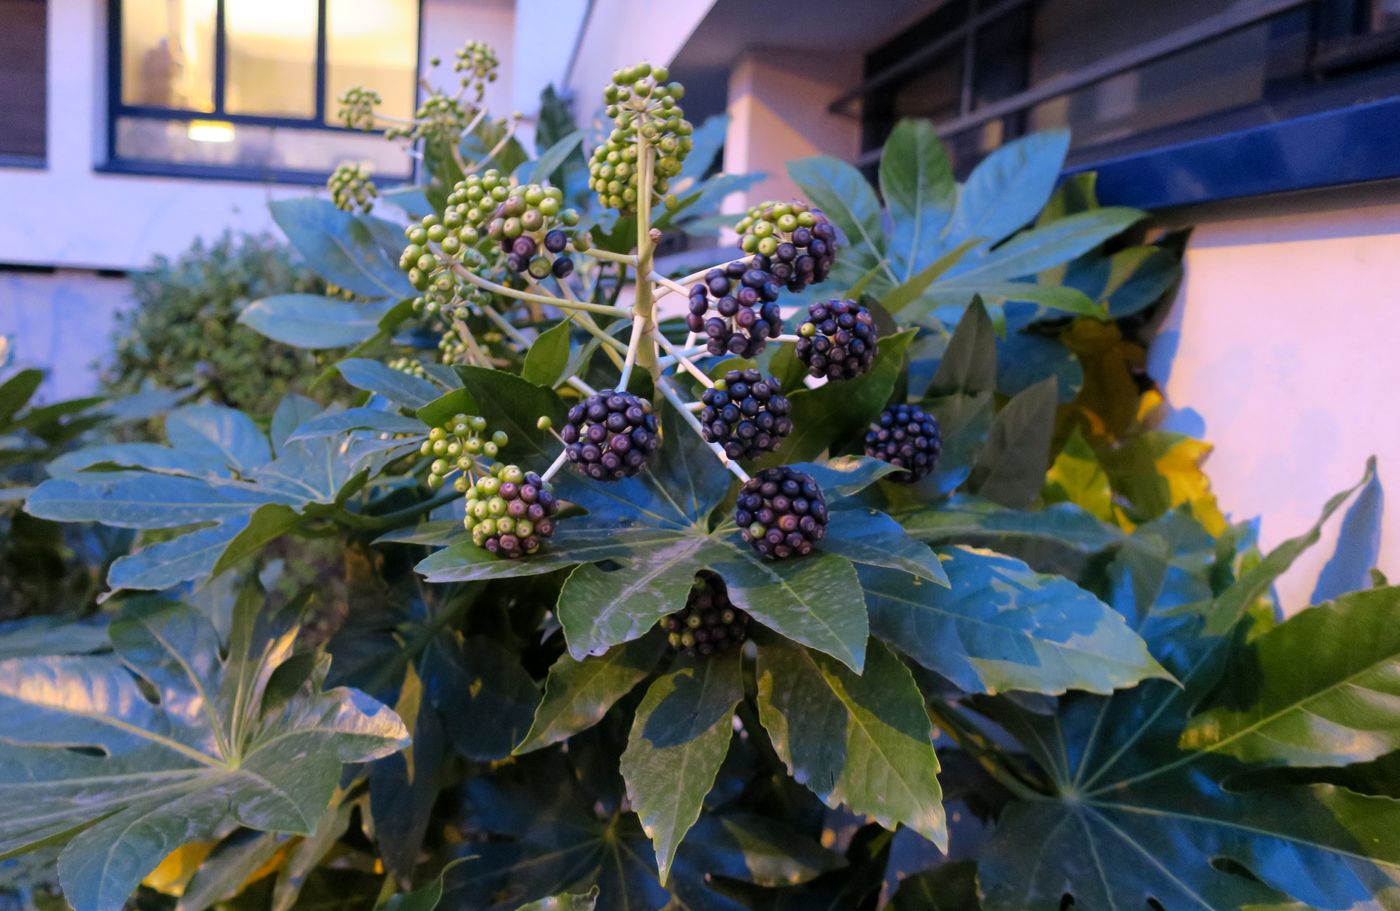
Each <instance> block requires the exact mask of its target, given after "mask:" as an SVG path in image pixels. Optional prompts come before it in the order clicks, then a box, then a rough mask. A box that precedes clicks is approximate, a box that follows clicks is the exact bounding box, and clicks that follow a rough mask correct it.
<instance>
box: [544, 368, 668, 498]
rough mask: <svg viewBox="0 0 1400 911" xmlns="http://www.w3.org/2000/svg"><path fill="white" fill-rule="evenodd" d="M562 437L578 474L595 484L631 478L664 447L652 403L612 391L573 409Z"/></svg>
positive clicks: (586, 400)
mask: <svg viewBox="0 0 1400 911" xmlns="http://www.w3.org/2000/svg"><path fill="white" fill-rule="evenodd" d="M559 435H560V437H561V438H563V440H564V443H565V445H566V446H567V447H568V448H567V450H566V452H567V457H568V459H569V461H570V462H572V463H573V466H574V470H575V471H577V472H578V473H579V474H581V475H583V476H584V477H588V478H593V479H594V480H595V481H618V480H621V479H622V478H627V477H631V476H632V475H634V474H636V473H637V472H639V471H641V470H642V466H643V465H645V464H646V460H647V457H648V456H650V455H651V454H652V453H653V452H655V451H656V449H657V447H658V446H660V445H661V438H660V437H659V436H657V427H656V415H655V414H654V413H653V411H652V407H651V402H648V401H647V400H646V399H643V398H639V397H637V396H635V395H633V394H632V393H630V392H616V391H614V390H612V389H604V390H603V391H601V392H597V393H594V394H593V395H590V396H589V397H588V398H586V399H584V400H583V401H582V402H580V403H578V404H577V405H575V406H574V407H572V408H570V409H569V414H568V423H567V424H565V425H564V429H563V430H562V431H560V434H559Z"/></svg>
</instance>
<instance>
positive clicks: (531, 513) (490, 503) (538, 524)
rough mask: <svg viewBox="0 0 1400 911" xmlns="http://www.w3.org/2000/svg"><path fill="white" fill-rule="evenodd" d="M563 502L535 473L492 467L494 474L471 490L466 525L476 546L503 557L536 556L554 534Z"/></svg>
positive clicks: (509, 467) (468, 496)
mask: <svg viewBox="0 0 1400 911" xmlns="http://www.w3.org/2000/svg"><path fill="white" fill-rule="evenodd" d="M558 511H559V501H558V500H556V499H555V498H554V494H552V493H550V491H549V488H548V486H547V485H546V484H545V483H544V481H542V480H541V479H540V476H539V475H537V474H535V473H534V472H533V471H528V472H527V471H524V470H523V469H521V468H520V466H518V465H500V464H496V465H492V466H491V473H490V474H489V475H488V476H486V477H484V478H481V479H479V480H478V481H477V482H476V483H475V484H472V485H471V486H470V487H469V488H467V517H466V518H465V519H464V520H463V523H462V524H463V525H465V526H466V529H467V531H469V532H471V535H472V542H473V543H475V544H476V546H477V547H484V548H485V549H486V550H488V551H490V552H491V553H493V554H499V555H500V556H502V557H509V558H512V559H514V558H518V557H523V556H525V555H527V554H533V553H536V552H537V551H538V550H539V549H540V546H541V545H542V543H543V542H544V540H545V539H546V538H548V537H549V536H550V535H552V534H554V518H553V516H554V514H555V513H556V512H558Z"/></svg>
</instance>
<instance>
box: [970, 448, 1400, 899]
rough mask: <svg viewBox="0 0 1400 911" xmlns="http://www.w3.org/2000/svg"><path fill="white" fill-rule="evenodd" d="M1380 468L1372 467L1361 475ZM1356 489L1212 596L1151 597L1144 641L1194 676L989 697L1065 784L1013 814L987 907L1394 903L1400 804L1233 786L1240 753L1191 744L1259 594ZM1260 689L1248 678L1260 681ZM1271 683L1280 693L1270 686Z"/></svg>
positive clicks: (1398, 889)
mask: <svg viewBox="0 0 1400 911" xmlns="http://www.w3.org/2000/svg"><path fill="white" fill-rule="evenodd" d="M1368 478H1369V471H1368V475H1367V478H1363V481H1362V483H1363V484H1364V483H1365V481H1366V480H1367V479H1368ZM1359 486H1361V485H1358V487H1359ZM1355 490H1356V488H1353V489H1352V490H1350V491H1346V492H1344V493H1343V494H1339V495H1338V496H1337V497H1334V498H1333V499H1332V500H1330V501H1329V502H1328V504H1327V506H1326V507H1325V509H1324V510H1323V515H1322V518H1321V519H1319V521H1318V523H1317V525H1316V526H1314V527H1313V528H1312V529H1310V530H1309V531H1307V532H1306V533H1305V534H1303V535H1301V536H1299V537H1298V538H1295V539H1292V540H1290V541H1287V542H1285V543H1284V544H1283V545H1281V546H1280V547H1278V548H1276V549H1275V550H1274V551H1272V552H1271V553H1270V554H1269V555H1267V556H1266V557H1264V558H1263V559H1262V560H1260V561H1259V562H1258V563H1257V565H1255V566H1253V568H1251V569H1249V570H1247V571H1246V572H1244V573H1242V574H1241V575H1240V577H1239V578H1238V579H1237V580H1236V581H1234V582H1233V583H1232V584H1230V585H1229V586H1228V587H1226V588H1225V589H1224V590H1223V591H1222V592H1221V593H1220V594H1219V595H1218V596H1217V597H1216V598H1214V599H1213V600H1212V601H1207V602H1204V603H1197V604H1187V605H1182V606H1157V605H1154V606H1153V607H1152V610H1151V611H1150V613H1149V614H1148V615H1147V617H1146V618H1145V620H1144V621H1143V623H1142V624H1141V630H1142V633H1143V637H1144V639H1145V640H1146V641H1147V643H1148V645H1149V648H1150V649H1151V650H1152V652H1153V656H1154V657H1155V658H1157V659H1158V660H1159V661H1160V662H1161V663H1162V664H1163V665H1164V666H1165V667H1166V668H1167V669H1168V670H1170V671H1172V672H1173V673H1174V674H1175V675H1176V676H1177V678H1178V679H1179V680H1180V681H1181V685H1179V686H1177V685H1172V684H1168V683H1164V682H1159V681H1154V680H1148V681H1144V682H1143V683H1142V684H1140V685H1139V686H1137V687H1135V688H1133V689H1129V690H1120V691H1118V692H1116V693H1114V694H1113V695H1112V696H1111V697H1108V698H1102V697H1097V698H1096V697H1083V698H1077V699H1076V698H1067V699H1062V700H1061V701H1060V703H1059V707H1058V711H1057V712H1056V714H1054V715H1053V716H1050V717H1044V718H1042V717H1038V716H1032V715H1029V714H1028V713H1025V712H1022V711H1020V710H1018V709H1014V708H1011V707H1009V706H1007V705H1006V704H1004V703H1003V704H1000V705H994V706H989V707H988V710H989V711H992V712H993V714H995V715H996V716H997V718H998V720H999V721H1002V722H1003V723H1004V724H1006V725H1007V727H1008V728H1009V729H1010V730H1012V731H1013V732H1015V733H1016V734H1017V736H1018V739H1021V741H1022V743H1023V745H1025V746H1026V748H1027V750H1028V751H1029V752H1030V753H1031V755H1033V756H1035V757H1037V760H1038V761H1039V762H1040V763H1041V764H1042V766H1043V767H1044V768H1045V770H1046V773H1047V775H1048V776H1049V777H1050V778H1051V779H1052V780H1053V781H1054V782H1055V789H1056V794H1055V795H1054V797H1052V798H1049V799H1045V800H1038V801H1033V802H1028V803H1023V804H1016V805H1013V806H1012V807H1011V808H1009V809H1008V810H1007V812H1005V813H1004V814H1003V816H1002V819H1001V821H1000V823H999V827H998V830H997V832H996V834H995V836H994V838H993V839H992V841H991V842H990V843H989V845H988V848H987V851H986V854H985V855H984V857H983V858H982V860H981V861H980V863H979V868H978V873H979V880H980V882H981V884H982V887H983V890H984V894H985V896H986V904H987V907H988V909H990V911H1011V909H1013V908H1014V909H1022V908H1026V907H1037V906H1041V905H1045V904H1047V903H1051V904H1053V903H1054V902H1058V901H1059V900H1060V899H1061V897H1062V896H1064V895H1066V894H1069V895H1071V896H1073V898H1074V899H1075V902H1076V904H1077V905H1084V906H1087V907H1140V906H1142V905H1143V904H1144V903H1146V901H1147V899H1148V898H1149V897H1151V898H1153V899H1155V900H1156V901H1157V902H1159V903H1160V905H1161V906H1162V907H1166V908H1172V909H1176V908H1202V909H1227V908H1228V909H1237V908H1240V907H1243V906H1245V905H1249V904H1252V903H1257V904H1270V903H1279V902H1281V901H1283V900H1284V899H1288V898H1291V899H1294V900H1297V901H1301V902H1304V903H1305V904H1306V905H1308V906H1309V907H1314V908H1327V909H1342V908H1352V907H1356V906H1358V905H1362V903H1365V902H1369V901H1373V900H1375V899H1379V900H1380V902H1379V905H1380V906H1381V907H1391V906H1394V905H1395V903H1396V901H1397V896H1400V836H1397V834H1396V833H1397V832H1400V828H1398V826H1400V801H1395V800H1392V799H1389V798H1382V797H1369V796H1363V795H1360V794H1357V793H1354V792H1351V791H1348V790H1346V789H1344V788H1339V787H1336V786H1332V785H1308V786H1273V787H1270V788H1268V789H1265V790H1239V791H1237V790H1231V789H1229V788H1227V787H1226V784H1227V783H1229V782H1231V781H1232V780H1235V779H1236V776H1237V775H1238V773H1239V772H1240V771H1242V770H1243V768H1244V767H1243V766H1241V765H1240V763H1239V762H1238V761H1236V760H1235V759H1233V758H1232V757H1229V756H1226V755H1224V753H1225V752H1228V750H1225V751H1219V750H1212V751H1189V750H1184V749H1182V748H1181V747H1180V746H1179V744H1180V742H1181V736H1182V732H1183V730H1184V729H1185V727H1186V724H1187V719H1188V716H1189V715H1190V713H1191V711H1192V710H1193V708H1194V707H1195V706H1196V705H1198V704H1199V703H1200V702H1201V700H1202V699H1203V698H1205V696H1206V695H1207V694H1209V693H1211V692H1212V691H1213V690H1214V689H1215V684H1216V681H1217V680H1218V679H1219V676H1220V673H1221V668H1222V665H1223V664H1224V658H1225V657H1226V656H1227V655H1228V654H1229V650H1230V647H1231V645H1232V644H1234V643H1236V642H1237V641H1238V640H1239V638H1240V637H1239V636H1238V627H1239V624H1240V623H1242V622H1244V620H1245V618H1246V616H1247V610H1248V608H1249V606H1250V605H1252V604H1253V603H1254V602H1255V601H1256V599H1257V598H1258V597H1259V596H1260V595H1261V594H1263V593H1264V592H1265V591H1266V590H1267V588H1268V586H1269V585H1270V584H1271V583H1272V582H1273V580H1274V579H1276V578H1277V577H1278V576H1279V575H1280V574H1281V573H1282V572H1283V571H1284V570H1285V569H1287V567H1288V566H1289V564H1290V563H1291V562H1292V561H1293V560H1294V559H1295V558H1296V557H1297V556H1298V555H1299V553H1301V552H1302V551H1303V550H1304V549H1305V548H1306V547H1307V546H1309V545H1310V544H1311V543H1313V542H1315V541H1316V540H1317V537H1318V535H1319V533H1320V527H1321V524H1322V523H1323V522H1324V521H1326V519H1327V517H1328V516H1330V515H1331V514H1332V513H1333V512H1335V511H1336V510H1337V509H1339V508H1340V506H1341V504H1342V502H1343V501H1344V500H1345V498H1346V496H1348V495H1349V494H1351V493H1354V492H1355ZM1166 603H1167V604H1168V605H1170V604H1171V603H1172V602H1171V601H1168V602H1166ZM1308 622H1316V621H1315V620H1312V621H1306V622H1305V624H1304V626H1305V627H1306V625H1307V623H1308ZM1294 635H1296V631H1295V633H1294ZM1278 641H1280V642H1281V641H1284V640H1278ZM1241 667H1242V666H1241ZM1302 679H1304V680H1305V679H1306V677H1304V678H1302ZM1238 682H1239V681H1238V680H1236V683H1238ZM1258 685H1259V681H1257V680H1251V681H1250V686H1251V689H1253V688H1255V687H1256V686H1258ZM1290 685H1294V684H1290ZM1302 685H1303V686H1306V684H1302ZM1261 692H1262V691H1261ZM1267 692H1270V693H1272V692H1276V691H1275V690H1274V689H1273V688H1272V685H1270V687H1269V688H1268V689H1267ZM1223 698H1225V699H1227V700H1228V698H1229V694H1228V693H1226V694H1225V695H1224V697H1223ZM1262 698H1265V699H1267V698H1269V697H1268V696H1265V697H1262ZM1227 704H1228V703H1227ZM1222 717H1224V716H1222ZM1284 733H1286V731H1285V732H1284ZM1227 746H1228V745H1227ZM1232 867H1234V868H1243V869H1244V870H1246V871H1248V873H1249V874H1250V875H1249V876H1244V875H1240V874H1239V873H1236V872H1233V870H1232Z"/></svg>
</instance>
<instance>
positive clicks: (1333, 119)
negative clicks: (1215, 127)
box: [1065, 97, 1400, 209]
mask: <svg viewBox="0 0 1400 911" xmlns="http://www.w3.org/2000/svg"><path fill="white" fill-rule="evenodd" d="M1082 171H1097V172H1098V175H1099V177H1098V193H1099V201H1100V202H1101V203H1102V204H1103V205H1115V206H1136V207H1138V208H1142V209H1162V208H1167V207H1170V206H1182V205H1192V204H1196V203H1204V202H1213V201H1215V200H1221V199H1234V198H1239V197H1247V196H1263V195H1265V194H1269V193H1284V192H1288V191H1292V190H1311V189H1316V188H1320V187H1332V186H1339V185H1343V184H1354V183H1365V182H1368V181H1374V180H1386V179H1389V178H1396V177H1400V97H1395V98H1387V99H1385V100H1383V101H1375V102H1371V103H1369V104H1362V105H1356V106H1355V107H1350V108H1344V109H1341V110H1335V111H1325V112H1323V113H1319V114H1309V115H1307V116H1304V117H1297V118H1294V119H1292V120H1285V121H1282V122H1280V123H1272V124H1267V125H1264V126H1259V127H1254V128H1251V129H1248V130H1240V131H1238V132H1234V133H1227V134H1225V135H1223V136H1214V137H1210V138H1208V139H1201V140H1197V141H1193V142H1184V143H1179V144H1176V145H1170V146H1165V147H1163V148H1160V149H1153V150H1152V151H1149V152H1143V153H1140V154H1136V155H1128V156H1124V157H1122V158H1114V159H1109V160H1106V161H1100V162H1091V163H1086V164H1083V165H1077V166H1075V167H1073V168H1070V169H1068V170H1067V171H1066V172H1065V173H1066V174H1076V173H1079V172H1082Z"/></svg>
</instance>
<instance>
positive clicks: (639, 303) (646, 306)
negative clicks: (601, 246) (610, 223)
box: [628, 119, 661, 381]
mask: <svg viewBox="0 0 1400 911" xmlns="http://www.w3.org/2000/svg"><path fill="white" fill-rule="evenodd" d="M644 127H645V121H644V120H641V119H639V122H638V124H637V197H638V198H637V267H636V268H637V296H636V300H635V301H633V304H632V312H633V313H634V314H635V315H636V317H637V321H635V322H634V323H633V327H632V336H633V337H632V342H631V344H630V345H629V346H628V347H629V348H635V349H636V355H635V356H634V358H633V359H634V360H635V362H636V363H637V364H640V365H641V366H642V367H645V368H646V369H647V370H649V371H651V375H652V379H653V380H655V381H659V380H660V378H661V365H660V364H658V363H657V359H656V344H655V343H654V342H653V341H652V336H653V334H655V330H656V316H655V310H656V301H655V298H653V296H652V285H651V282H650V281H648V280H647V276H649V275H651V272H652V268H651V263H652V253H653V251H654V247H655V245H654V244H653V243H652V240H651V204H650V197H651V185H652V182H653V181H654V180H655V176H656V175H655V168H656V156H655V154H654V153H653V151H652V148H651V143H649V142H648V141H647V138H646V132H645V130H644V129H643V128H644ZM638 327H640V329H641V336H642V337H641V338H637V335H638Z"/></svg>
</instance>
